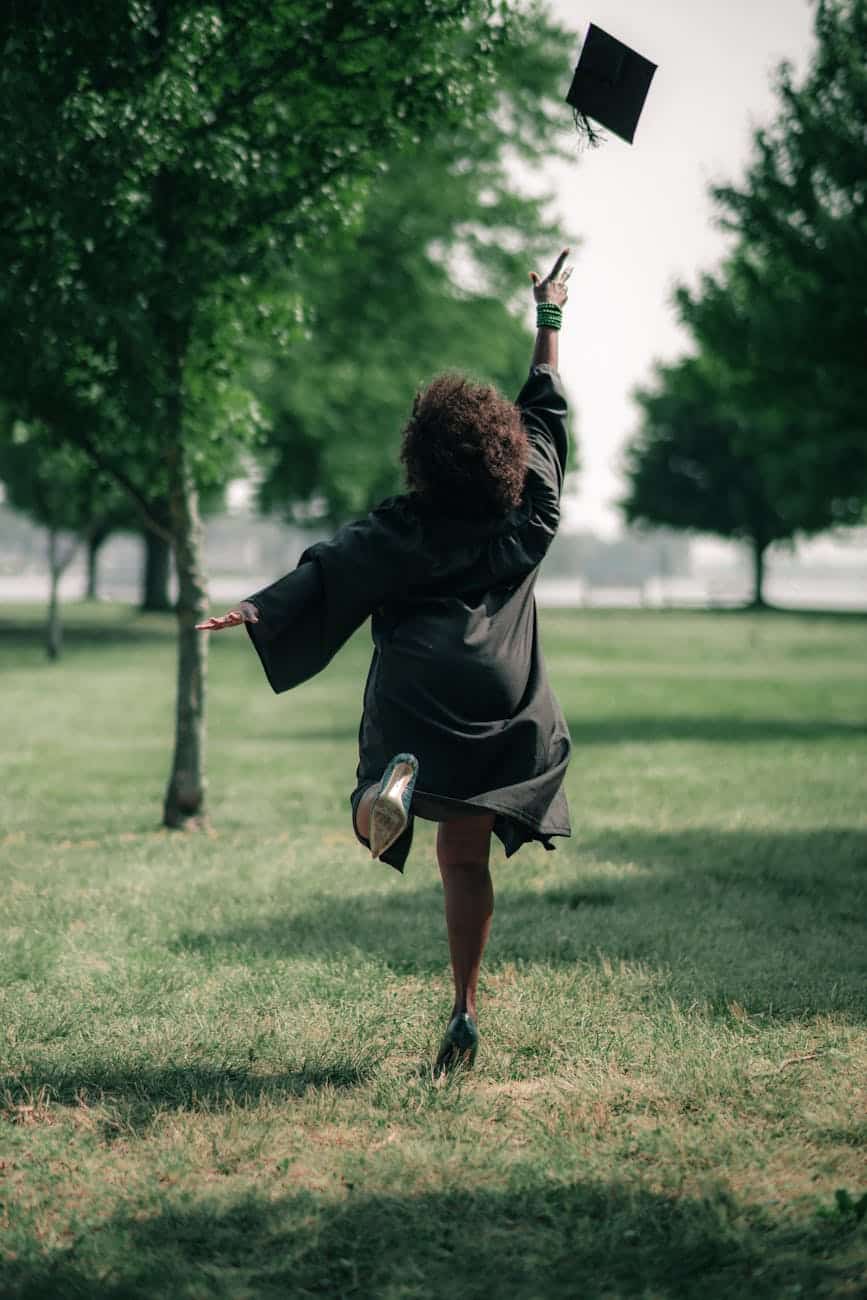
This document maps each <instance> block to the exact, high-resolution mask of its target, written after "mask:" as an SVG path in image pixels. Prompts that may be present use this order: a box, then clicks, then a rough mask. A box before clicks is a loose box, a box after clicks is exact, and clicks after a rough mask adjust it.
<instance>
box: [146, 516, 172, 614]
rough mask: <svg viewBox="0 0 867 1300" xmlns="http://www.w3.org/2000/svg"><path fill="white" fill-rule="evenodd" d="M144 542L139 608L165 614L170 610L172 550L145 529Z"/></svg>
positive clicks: (159, 538)
mask: <svg viewBox="0 0 867 1300" xmlns="http://www.w3.org/2000/svg"><path fill="white" fill-rule="evenodd" d="M142 538H143V540H144V547H145V551H144V566H143V569H142V591H141V608H142V609H143V610H150V611H156V612H158V613H165V612H166V611H167V610H170V609H171V608H172V602H171V597H170V596H169V580H170V578H171V572H172V548H171V546H170V545H169V543H168V542H167V541H166V540H165V538H163V537H160V536H159V535H158V534H157V533H154V532H152V531H151V529H149V528H147V529H145V530H144V532H143V533H142Z"/></svg>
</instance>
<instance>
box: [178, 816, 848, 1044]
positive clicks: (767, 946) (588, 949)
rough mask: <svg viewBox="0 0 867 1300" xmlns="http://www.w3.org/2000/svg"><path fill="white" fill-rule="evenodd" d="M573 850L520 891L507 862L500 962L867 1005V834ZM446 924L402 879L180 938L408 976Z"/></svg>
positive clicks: (610, 837)
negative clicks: (866, 932) (608, 965)
mask: <svg viewBox="0 0 867 1300" xmlns="http://www.w3.org/2000/svg"><path fill="white" fill-rule="evenodd" d="M576 847H577V850H578V852H579V853H580V855H581V859H583V860H584V862H586V864H587V865H586V866H582V863H581V861H579V862H578V863H576V864H575V869H574V874H573V876H572V880H571V881H567V882H564V880H563V875H562V872H561V874H560V875H559V877H558V878H557V880H556V882H553V883H552V886H551V887H550V888H549V889H547V890H546V889H544V888H541V889H538V890H536V889H534V890H527V889H520V888H514V887H511V888H510V886H509V865H508V864H505V865H503V866H500V867H498V868H497V869H496V870H495V876H496V877H498V880H499V886H500V887H499V889H498V893H497V903H496V913H495V918H494V930H493V936H492V942H491V947H490V949H489V953H488V958H487V959H486V967H487V969H489V970H490V969H497V967H498V966H502V965H503V964H505V963H515V962H518V963H526V964H531V963H535V964H539V965H547V966H555V967H558V966H559V967H562V966H569V965H574V964H575V963H587V962H590V963H593V964H599V963H600V961H602V959H603V958H604V959H607V960H609V961H611V960H613V961H626V962H631V963H638V964H640V965H642V966H644V967H646V968H647V969H648V970H650V971H653V972H656V975H657V977H658V978H657V985H656V987H657V989H658V987H659V984H660V983H661V985H662V987H663V988H664V990H665V992H666V994H667V995H668V996H671V997H675V998H678V999H680V1000H681V1001H682V1002H683V1003H684V1004H685V1005H690V1004H692V1003H694V1002H695V1001H696V1000H698V1001H699V1002H705V1003H708V1004H710V1005H711V1006H713V1007H718V1008H720V1009H721V1010H723V1011H724V1010H725V1008H726V1007H727V1006H728V1004H729V1003H730V1002H731V1001H733V1000H735V1001H737V1002H739V1003H741V1004H742V1005H743V1006H744V1007H746V1008H748V1009H751V1010H755V1011H756V1012H760V1013H762V1014H767V1015H772V1016H774V1017H795V1018H797V1017H800V1016H802V1015H813V1014H817V1013H820V1012H838V1013H840V1014H842V1015H845V1016H849V1017H856V1018H859V1019H860V1018H863V1017H864V1016H865V1013H867V1006H865V1000H864V997H863V989H864V984H865V976H867V956H865V947H864V944H863V918H864V916H865V915H867V830H861V829H859V828H848V827H841V828H838V829H828V830H821V831H819V830H812V831H790V832H787V833H782V832H772V831H766V832H755V831H754V832H747V831H719V830H702V829H691V830H688V831H680V832H671V833H652V832H648V831H641V830H626V831H616V832H611V833H606V834H595V835H593V836H582V837H580V840H579V843H578V845H577V846H576ZM561 852H564V850H563V849H561ZM565 852H568V853H574V850H573V849H566V850H565ZM411 866H412V864H410V869H411ZM600 866H601V870H600ZM624 868H625V869H624ZM542 869H543V870H544V868H542ZM441 917H442V896H441V891H440V889H439V887H438V886H437V887H434V888H431V889H428V888H422V889H414V890H408V889H407V888H406V887H405V885H404V884H403V882H401V881H400V880H399V879H397V878H395V880H394V881H393V885H392V887H391V888H390V889H388V890H387V891H386V892H381V891H376V892H373V891H371V892H369V893H364V894H354V895H352V896H350V897H342V896H340V895H338V894H336V893H335V894H333V895H332V894H327V895H320V897H319V898H318V899H316V900H314V901H313V902H312V903H310V902H307V904H306V905H305V906H303V907H300V908H299V909H298V910H297V911H292V910H287V911H286V912H284V913H282V914H281V913H279V912H278V913H276V914H274V913H272V914H269V915H268V916H267V917H263V916H260V915H258V914H257V915H255V916H254V917H252V918H249V919H245V920H243V921H239V922H238V923H236V924H234V925H231V926H230V927H228V928H226V929H223V930H217V931H214V930H194V929H188V930H186V931H184V932H183V933H182V934H181V935H180V936H179V937H178V939H177V940H175V942H174V943H173V944H172V947H173V948H174V949H175V950H180V951H183V952H188V953H190V952H191V953H196V954H197V955H199V956H200V957H202V958H203V959H204V960H205V961H206V962H208V963H209V964H210V965H212V966H219V965H220V964H221V963H222V962H224V961H229V962H237V961H251V960H252V961H256V960H259V959H261V960H271V959H274V958H281V959H284V960H285V959H286V958H292V957H295V958H310V957H316V958H318V959H323V958H328V957H329V956H346V955H350V956H355V957H362V958H363V957H373V958H375V959H377V960H378V961H381V962H382V963H383V964H384V965H385V966H387V967H388V968H389V969H391V970H392V971H394V972H396V973H399V974H430V973H433V972H437V973H440V972H442V971H443V970H444V969H445V968H446V966H447V952H446V944H445V933H444V926H443V923H442V919H441ZM654 996H655V994H654Z"/></svg>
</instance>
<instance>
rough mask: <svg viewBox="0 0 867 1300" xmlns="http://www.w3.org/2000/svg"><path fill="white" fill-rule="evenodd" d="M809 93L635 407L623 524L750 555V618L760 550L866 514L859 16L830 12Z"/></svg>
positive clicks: (756, 172) (737, 210) (773, 134)
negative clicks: (681, 346) (735, 541)
mask: <svg viewBox="0 0 867 1300" xmlns="http://www.w3.org/2000/svg"><path fill="white" fill-rule="evenodd" d="M815 36H816V49H815V53H814V56H813V59H812V62H811V64H810V67H809V70H808V71H807V73H806V75H805V77H804V78H803V80H802V82H801V83H800V84H799V85H796V84H795V82H794V79H793V74H792V70H791V68H790V67H788V66H786V65H784V66H783V67H782V68H781V69H780V72H779V75H778V83H777V93H778V97H779V111H778V115H777V118H776V120H775V122H774V123H773V124H772V126H770V127H769V128H768V129H766V130H760V131H758V132H757V134H756V136H755V142H754V150H753V157H752V161H751V163H750V166H749V168H748V171H747V174H746V177H745V179H744V181H743V183H742V185H740V186H733V185H732V186H723V187H719V188H717V189H715V190H714V197H715V200H716V203H717V206H718V211H719V214H720V221H721V223H722V225H723V226H724V227H725V228H726V229H727V230H728V231H730V232H731V234H732V237H733V243H732V248H731V251H730V254H729V256H728V257H727V259H726V260H725V262H724V264H723V265H722V266H721V267H720V269H719V270H718V271H716V272H714V273H709V274H706V275H703V276H702V277H701V280H700V282H699V284H698V287H697V288H695V289H692V290H690V289H688V288H686V287H680V288H679V289H678V291H677V295H676V302H677V306H678V310H679V312H680V317H681V320H682V321H683V322H684V324H685V325H686V326H687V328H688V329H689V331H690V333H691V335H692V339H693V343H694V351H693V354H692V355H690V356H688V357H686V358H684V359H683V360H682V361H680V362H678V363H675V364H673V365H660V366H658V368H657V370H656V374H655V378H654V381H653V383H652V384H651V385H649V386H647V387H646V388H644V389H642V390H640V391H639V392H638V393H637V401H638V406H639V410H640V413H641V426H640V429H639V431H638V434H637V436H636V437H635V439H634V441H633V442H632V444H631V446H630V447H629V448H628V450H627V456H626V469H627V476H628V483H629V488H628V493H627V496H626V498H625V500H624V502H623V509H624V512H625V516H626V518H627V520H629V521H630V522H632V523H637V524H648V525H658V524H664V525H669V526H671V527H674V528H683V529H691V530H695V531H700V532H710V533H717V534H719V535H720V536H722V537H732V538H740V539H743V540H744V541H745V542H747V543H748V544H749V545H750V548H751V550H752V555H753V573H754V581H753V604H754V605H755V606H757V607H761V606H762V605H763V604H764V569H765V555H766V551H767V548H768V546H770V545H771V543H773V542H776V541H782V540H788V539H791V538H794V537H796V536H798V535H799V534H800V535H807V534H811V533H816V532H819V531H820V530H822V529H826V528H829V527H832V526H838V525H851V524H858V523H861V522H863V520H864V518H865V504H867V316H865V303H867V0H820V3H818V4H817V6H816V14H815Z"/></svg>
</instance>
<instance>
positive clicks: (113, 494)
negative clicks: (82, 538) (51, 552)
mask: <svg viewBox="0 0 867 1300" xmlns="http://www.w3.org/2000/svg"><path fill="white" fill-rule="evenodd" d="M0 482H2V483H3V485H4V488H5V490H6V497H7V500H8V502H9V504H10V505H11V506H13V507H14V508H15V509H16V510H21V511H23V512H25V513H27V514H29V515H30V516H31V517H32V518H33V519H34V520H35V521H36V522H37V523H40V524H44V525H45V526H46V527H47V528H50V529H52V530H56V531H63V532H71V533H77V534H81V533H83V532H84V531H86V530H87V529H89V528H91V527H93V526H94V525H101V524H104V525H108V526H118V527H119V526H120V521H122V520H128V517H129V515H130V506H129V502H128V499H127V498H126V496H125V494H123V493H122V492H120V491H119V490H118V488H117V485H116V484H115V483H113V482H112V481H111V480H110V479H108V478H106V477H105V475H102V474H100V473H99V472H98V471H97V470H95V469H94V467H93V465H92V463H91V462H90V460H88V458H87V457H86V456H85V455H84V454H83V452H80V451H79V450H78V449H77V448H76V447H70V446H57V445H56V444H55V443H54V442H53V440H52V439H51V438H49V437H48V436H47V435H46V432H45V430H44V429H43V428H42V427H40V425H39V424H29V425H28V424H25V423H24V422H23V421H21V420H16V421H12V422H9V423H8V425H7V427H5V428H4V429H3V430H2V436H0Z"/></svg>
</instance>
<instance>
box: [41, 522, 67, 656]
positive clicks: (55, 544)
mask: <svg viewBox="0 0 867 1300" xmlns="http://www.w3.org/2000/svg"><path fill="white" fill-rule="evenodd" d="M59 546H60V542H59V539H58V536H57V529H56V528H50V529H49V530H48V569H49V578H50V582H51V587H50V590H49V596H48V622H47V625H46V628H45V653H46V654H47V655H48V658H49V659H59V658H60V652H61V650H62V648H63V628H62V626H61V623H60V593H59V590H58V589H59V587H60V575H61V573H62V569H61V568H60V564H59V561H58V551H59Z"/></svg>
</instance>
